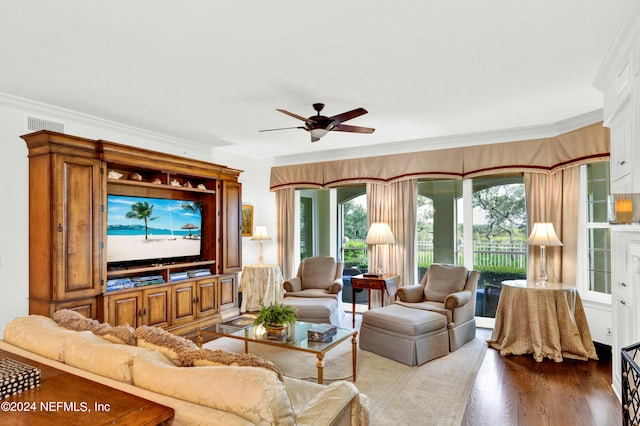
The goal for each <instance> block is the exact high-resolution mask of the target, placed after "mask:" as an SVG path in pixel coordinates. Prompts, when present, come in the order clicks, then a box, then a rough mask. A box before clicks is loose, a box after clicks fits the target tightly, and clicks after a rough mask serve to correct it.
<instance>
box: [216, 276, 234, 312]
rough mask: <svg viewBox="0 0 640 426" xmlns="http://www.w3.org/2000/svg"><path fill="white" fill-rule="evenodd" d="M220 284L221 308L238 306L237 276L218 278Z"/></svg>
mask: <svg viewBox="0 0 640 426" xmlns="http://www.w3.org/2000/svg"><path fill="white" fill-rule="evenodd" d="M218 282H219V283H220V306H221V307H229V306H234V307H235V306H236V305H237V299H238V286H237V285H236V275H235V274H234V275H224V276H221V277H219V278H218Z"/></svg>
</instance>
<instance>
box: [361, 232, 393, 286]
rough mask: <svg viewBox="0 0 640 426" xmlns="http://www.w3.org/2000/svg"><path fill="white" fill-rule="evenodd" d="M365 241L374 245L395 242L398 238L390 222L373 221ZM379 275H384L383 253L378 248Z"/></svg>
mask: <svg viewBox="0 0 640 426" xmlns="http://www.w3.org/2000/svg"><path fill="white" fill-rule="evenodd" d="M364 242H365V243H367V244H372V245H383V244H395V243H396V239H395V238H394V236H393V232H391V228H390V227H389V225H388V224H386V223H384V222H373V223H372V224H371V226H370V227H369V232H367V238H365V240H364ZM369 275H371V274H369ZM378 276H382V253H381V251H380V250H378Z"/></svg>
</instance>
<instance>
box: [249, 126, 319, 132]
mask: <svg viewBox="0 0 640 426" xmlns="http://www.w3.org/2000/svg"><path fill="white" fill-rule="evenodd" d="M288 129H302V130H307V129H306V128H305V127H301V126H297V127H280V128H278V129H264V130H258V131H259V132H273V131H275V130H288Z"/></svg>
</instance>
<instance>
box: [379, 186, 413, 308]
mask: <svg viewBox="0 0 640 426" xmlns="http://www.w3.org/2000/svg"><path fill="white" fill-rule="evenodd" d="M417 199H418V181H417V180H415V179H414V180H407V181H401V182H395V183H391V184H388V185H381V184H377V183H368V184H367V213H368V216H369V219H368V220H369V225H371V224H372V223H373V222H386V223H387V224H388V225H389V227H390V228H391V231H392V232H393V235H394V237H395V239H396V244H393V245H378V246H375V245H374V246H370V247H369V271H372V272H375V271H376V270H377V269H378V266H380V265H381V266H382V268H383V272H384V273H393V274H397V275H399V276H400V280H399V282H398V285H399V286H404V285H407V284H415V283H416V276H417V263H416V257H417V256H416V246H417V244H416V216H417ZM370 297H371V304H372V306H381V305H382V300H381V299H380V292H377V291H375V292H371V294H370ZM385 297H387V296H386V295H385Z"/></svg>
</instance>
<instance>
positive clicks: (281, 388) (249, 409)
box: [132, 352, 295, 425]
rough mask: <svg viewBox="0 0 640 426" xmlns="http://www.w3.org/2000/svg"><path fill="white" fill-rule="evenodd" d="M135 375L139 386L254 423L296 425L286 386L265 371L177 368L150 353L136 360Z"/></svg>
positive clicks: (260, 369) (228, 368) (224, 368)
mask: <svg viewBox="0 0 640 426" xmlns="http://www.w3.org/2000/svg"><path fill="white" fill-rule="evenodd" d="M132 373H133V382H134V384H135V385H136V386H138V387H141V388H143V389H147V390H150V391H153V392H157V393H160V394H163V395H167V396H172V397H174V398H178V399H182V400H184V401H190V402H194V403H196V404H200V405H204V406H207V407H211V408H215V409H218V410H222V411H227V412H230V413H233V414H236V415H238V416H240V417H243V418H245V419H247V420H249V421H250V422H252V423H253V424H278V425H293V424H294V423H295V418H294V413H293V408H292V406H291V401H290V400H289V395H288V394H287V390H286V387H285V385H284V383H283V382H281V381H280V380H279V379H278V377H277V376H276V375H275V374H273V372H272V371H268V370H266V369H264V368H253V367H232V366H222V367H216V366H203V367H197V368H187V367H177V366H176V365H174V364H173V363H172V362H171V361H169V360H167V359H166V358H165V357H164V356H162V355H161V354H160V353H157V352H149V353H145V354H142V355H140V356H137V357H135V358H134V360H133V368H132Z"/></svg>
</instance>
